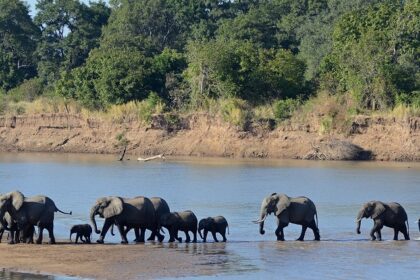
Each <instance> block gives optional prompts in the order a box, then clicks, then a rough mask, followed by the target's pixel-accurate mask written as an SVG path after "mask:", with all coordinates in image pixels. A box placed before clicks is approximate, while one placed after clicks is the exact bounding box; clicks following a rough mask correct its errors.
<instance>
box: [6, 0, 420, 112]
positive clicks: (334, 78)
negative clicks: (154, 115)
mask: <svg viewBox="0 0 420 280" xmlns="http://www.w3.org/2000/svg"><path fill="white" fill-rule="evenodd" d="M36 9H37V10H36V16H35V17H34V18H33V19H32V18H31V17H30V16H29V12H28V7H27V6H26V4H25V3H24V2H23V1H20V0H0V45H1V46H0V90H2V91H3V92H4V93H6V92H8V91H9V92H10V91H11V90H12V89H13V88H16V87H18V88H19V87H24V88H25V89H27V88H28V87H29V88H30V87H31V85H32V86H37V87H42V90H40V92H46V91H48V92H53V93H54V94H57V95H60V96H64V97H66V98H71V99H75V100H78V101H79V102H80V103H82V104H83V105H84V106H86V107H89V108H93V109H104V108H106V107H107V106H108V105H109V104H121V103H125V102H128V101H131V100H143V99H146V98H148V96H149V95H150V94H152V95H153V96H156V95H157V96H159V98H161V99H162V100H163V101H164V102H165V103H166V104H168V105H169V106H172V107H173V108H182V107H186V106H193V107H194V106H201V105H202V103H203V102H204V101H205V100H207V99H219V98H238V99H242V100H245V101H246V102H248V103H249V104H252V105H259V104H266V103H269V102H273V100H289V99H299V100H302V99H303V100H304V99H305V98H307V97H308V96H310V95H312V94H315V93H316V92H317V91H319V90H326V91H328V92H330V93H331V94H336V95H340V94H341V95H349V96H351V97H352V98H353V99H354V100H356V101H357V107H358V108H359V109H368V110H379V109H386V108H392V106H395V105H396V104H398V103H404V104H407V105H410V104H412V105H415V106H420V90H419V81H420V76H419V66H420V61H419V31H420V17H419V14H420V2H419V1H418V0H404V1H391V0H389V1H387V0H382V1H379V0H235V1H229V0H225V1H223V0H222V1H220V0H217V1H216V0H137V1H130V0H110V1H109V4H106V3H104V2H101V1H100V2H93V3H90V4H89V5H87V4H84V3H82V2H80V1H79V0H38V2H37V5H36ZM28 84H29V86H28Z"/></svg>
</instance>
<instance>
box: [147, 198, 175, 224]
mask: <svg viewBox="0 0 420 280" xmlns="http://www.w3.org/2000/svg"><path fill="white" fill-rule="evenodd" d="M150 201H151V202H152V204H153V208H154V209H155V214H156V219H159V218H160V217H161V216H162V215H163V214H166V213H169V212H171V210H170V208H169V205H168V203H167V202H166V201H165V200H164V199H163V198H161V197H151V198H150Z"/></svg>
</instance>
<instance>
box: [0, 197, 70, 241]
mask: <svg viewBox="0 0 420 280" xmlns="http://www.w3.org/2000/svg"><path fill="white" fill-rule="evenodd" d="M6 212H8V213H9V214H10V216H11V217H12V219H13V220H15V221H17V226H18V230H19V231H23V233H24V234H25V233H26V234H27V236H28V237H29V238H31V237H30V235H31V233H32V235H33V232H34V231H33V229H32V227H33V226H38V238H37V240H36V243H37V244H41V243H42V233H43V230H44V229H47V230H48V233H49V238H50V240H49V243H50V244H55V237H54V213H55V212H60V213H63V214H67V215H71V214H72V212H71V211H70V212H69V213H66V212H63V211H61V210H60V209H58V208H57V206H56V205H55V203H54V201H53V200H52V199H51V198H49V197H47V196H43V195H38V196H33V197H24V195H23V194H22V193H21V192H19V191H13V192H10V193H7V194H3V195H1V196H0V223H1V224H2V226H3V227H4V228H5V229H7V230H9V228H8V227H7V225H5V223H4V215H5V213H6ZM15 242H18V240H16V237H14V238H13V236H12V239H11V240H10V242H9V243H15Z"/></svg>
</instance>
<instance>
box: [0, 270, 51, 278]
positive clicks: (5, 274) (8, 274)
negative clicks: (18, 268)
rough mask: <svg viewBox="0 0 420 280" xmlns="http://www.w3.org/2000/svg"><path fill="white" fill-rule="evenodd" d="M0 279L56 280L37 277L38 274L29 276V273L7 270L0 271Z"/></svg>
mask: <svg viewBox="0 0 420 280" xmlns="http://www.w3.org/2000/svg"><path fill="white" fill-rule="evenodd" d="M0 279H1V280H29V279H33V280H37V279H39V280H56V278H54V276H46V275H38V274H30V273H19V272H12V271H7V270H0Z"/></svg>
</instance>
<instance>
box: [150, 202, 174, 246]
mask: <svg viewBox="0 0 420 280" xmlns="http://www.w3.org/2000/svg"><path fill="white" fill-rule="evenodd" d="M150 201H151V202H152V204H153V208H154V209H155V218H156V225H159V223H160V217H162V216H163V215H165V214H167V213H170V212H171V210H170V209H169V205H168V203H167V202H166V201H165V200H164V199H163V198H161V197H151V198H150ZM156 236H157V238H158V240H159V242H162V241H163V239H164V238H165V236H164V235H162V234H160V233H159V226H157V227H156V230H154V231H152V234H151V235H150V237H149V238H148V239H147V240H155V238H156Z"/></svg>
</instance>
